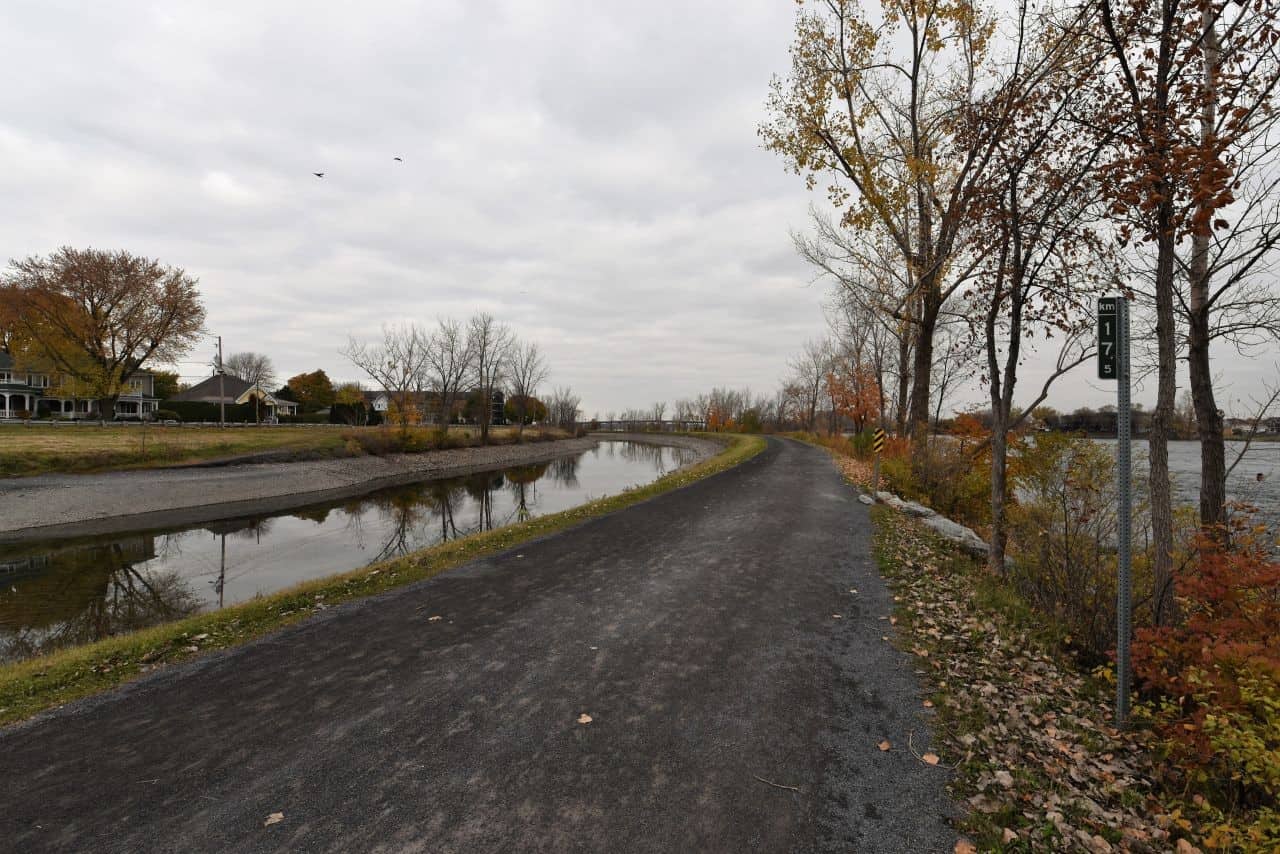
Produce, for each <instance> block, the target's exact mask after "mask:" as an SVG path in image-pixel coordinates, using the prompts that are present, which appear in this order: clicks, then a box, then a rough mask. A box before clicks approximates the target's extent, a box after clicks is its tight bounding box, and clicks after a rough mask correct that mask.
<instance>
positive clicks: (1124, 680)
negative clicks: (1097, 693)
mask: <svg viewBox="0 0 1280 854" xmlns="http://www.w3.org/2000/svg"><path fill="white" fill-rule="evenodd" d="M1098 377H1099V379H1104V380H1116V381H1117V382H1116V407H1117V408H1116V468H1117V469H1118V471H1117V475H1118V480H1117V484H1116V486H1117V492H1118V499H1119V501H1118V503H1119V519H1118V520H1117V538H1118V540H1119V542H1118V543H1117V549H1118V553H1119V554H1118V557H1119V578H1118V579H1117V581H1118V583H1117V586H1116V588H1117V589H1116V723H1117V725H1122V724H1124V722H1125V720H1126V719H1127V718H1128V717H1129V686H1130V682H1131V680H1132V677H1131V675H1130V669H1129V637H1130V635H1131V633H1132V619H1133V616H1132V609H1133V603H1132V601H1131V597H1132V590H1131V587H1132V581H1131V578H1130V570H1131V566H1132V564H1131V560H1132V554H1131V551H1130V543H1131V537H1132V532H1131V530H1130V528H1131V522H1132V519H1133V484H1132V483H1131V470H1130V448H1129V443H1130V440H1131V438H1132V435H1131V434H1132V421H1131V419H1130V412H1129V303H1128V301H1127V300H1126V299H1125V298H1124V297H1103V298H1101V299H1099V300H1098Z"/></svg>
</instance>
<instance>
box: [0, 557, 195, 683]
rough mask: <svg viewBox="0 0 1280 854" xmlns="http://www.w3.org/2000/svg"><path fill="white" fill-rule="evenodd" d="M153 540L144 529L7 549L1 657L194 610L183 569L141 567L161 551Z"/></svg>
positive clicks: (0, 593)
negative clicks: (52, 546) (100, 538)
mask: <svg viewBox="0 0 1280 854" xmlns="http://www.w3.org/2000/svg"><path fill="white" fill-rule="evenodd" d="M155 540H156V538H155V537H153V536H150V535H141V536H130V537H121V538H118V539H114V540H110V541H107V542H102V541H98V542H94V543H88V544H80V545H69V546H61V547H59V548H55V549H50V548H49V547H48V546H36V547H31V548H22V547H18V548H6V549H5V550H4V551H5V554H4V557H3V558H2V559H0V579H3V588H0V660H9V661H12V660H15V659H20V658H28V657H30V656H33V655H40V654H42V653H45V652H49V651H51V650H54V649H58V648H61V647H66V646H73V645H76V644H83V643H90V642H92V641H95V640H98V639H100V638H103V637H107V636H108V635H113V634H118V633H120V632H127V631H133V630H135V629H142V628H146V627H148V626H154V625H156V624H158V623H163V622H168V621H170V620H176V619H180V618H182V617H186V616H188V615H190V614H193V613H195V612H196V611H197V610H198V609H199V607H200V604H199V600H198V598H197V597H196V596H195V595H193V594H192V592H191V590H190V589H189V588H188V587H187V585H186V583H185V582H184V581H183V579H182V578H181V577H180V576H179V575H178V573H177V572H148V571H146V570H139V569H137V568H136V565H137V564H142V563H145V562H146V561H149V560H152V559H153V558H155V556H156V548H155ZM23 552H26V553H25V554H24V553H23Z"/></svg>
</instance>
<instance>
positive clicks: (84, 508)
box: [0, 434, 720, 542]
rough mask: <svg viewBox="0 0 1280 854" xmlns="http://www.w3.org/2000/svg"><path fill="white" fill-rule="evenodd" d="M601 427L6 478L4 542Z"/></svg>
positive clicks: (527, 448) (496, 463)
mask: <svg viewBox="0 0 1280 854" xmlns="http://www.w3.org/2000/svg"><path fill="white" fill-rule="evenodd" d="M600 438H605V437H603V436H600V437H587V438H582V439H564V440H561V441H558V442H540V443H536V444H528V445H498V446H490V447H485V448H458V449H454V450H449V451H433V452H429V453H424V454H399V455H394V456H387V457H352V458H349V459H338V460H320V461H306V462H289V463H260V464H249V465H233V466H221V467H183V468H172V469H149V470H143V471H125V472H107V473H103V474H49V475H38V476H36V477H26V478H9V479H4V480H0V508H3V512H0V542H15V541H21V540H29V539H44V538H48V537H62V536H82V535H92V534H102V533H110V532H119V531H126V530H143V529H147V528H158V527H169V526H174V525H187V524H198V523H200V522H206V521H211V520H213V519H219V518H226V517H228V516H233V515H238V514H242V513H269V512H278V511H282V510H286V509H289V508H290V507H296V506H300V505H302V504H309V503H314V502H318V501H329V500H336V499H339V498H344V497H347V496H351V495H355V494H359V493H363V492H367V491H369V490H372V489H376V488H380V487H385V486H394V485H396V484H398V483H409V482H412V481H418V480H426V479H429V478H434V477H447V476H453V475H460V474H468V473H470V472H475V471H483V470H485V469H491V468H500V467H503V466H509V465H518V464H523V463H532V462H540V461H543V460H548V459H553V458H555V457H560V456H564V455H567V454H573V453H580V452H582V451H585V450H588V449H590V448H592V447H594V446H595V444H596V442H597V441H598V440H599V439H600ZM607 438H627V439H632V440H638V441H649V442H657V443H660V444H667V445H682V446H685V447H691V448H695V449H696V450H699V451H701V452H702V453H703V456H704V457H705V456H709V455H711V454H713V453H715V452H717V451H718V450H719V449H720V446H719V445H717V444H716V443H714V442H711V441H708V440H705V439H694V438H690V437H686V436H654V435H634V436H633V435H627V436H623V435H622V434H616V435H615V434H610V435H609V436H608V437H607Z"/></svg>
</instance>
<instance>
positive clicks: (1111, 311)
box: [1098, 297, 1120, 380]
mask: <svg viewBox="0 0 1280 854" xmlns="http://www.w3.org/2000/svg"><path fill="white" fill-rule="evenodd" d="M1119 319H1120V308H1119V306H1118V305H1117V303H1116V298H1115V297H1102V298H1101V299H1099V300H1098V379H1100V380H1116V379H1119V378H1120V323H1119Z"/></svg>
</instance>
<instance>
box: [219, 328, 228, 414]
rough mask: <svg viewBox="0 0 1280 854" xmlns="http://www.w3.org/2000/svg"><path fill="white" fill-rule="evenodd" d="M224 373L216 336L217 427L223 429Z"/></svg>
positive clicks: (220, 345) (225, 412)
mask: <svg viewBox="0 0 1280 854" xmlns="http://www.w3.org/2000/svg"><path fill="white" fill-rule="evenodd" d="M224 373H225V372H224V371H223V370H222V336H221V335H219V336H218V426H219V427H220V428H225V427H226V426H227V391H226V383H225V382H224V380H223V376H224Z"/></svg>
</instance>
